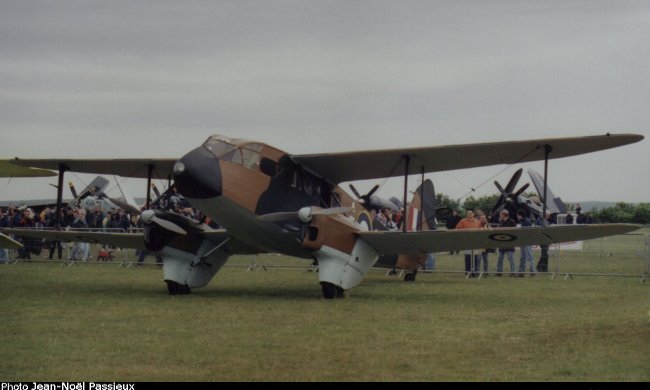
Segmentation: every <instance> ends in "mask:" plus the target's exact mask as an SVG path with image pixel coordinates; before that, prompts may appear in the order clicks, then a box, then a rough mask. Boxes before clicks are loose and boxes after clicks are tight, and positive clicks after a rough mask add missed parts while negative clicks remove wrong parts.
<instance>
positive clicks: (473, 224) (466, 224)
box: [456, 209, 481, 276]
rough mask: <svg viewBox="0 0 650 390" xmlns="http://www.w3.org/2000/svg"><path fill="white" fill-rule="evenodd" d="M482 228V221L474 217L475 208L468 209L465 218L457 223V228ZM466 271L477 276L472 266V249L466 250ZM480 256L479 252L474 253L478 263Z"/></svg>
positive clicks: (475, 260)
mask: <svg viewBox="0 0 650 390" xmlns="http://www.w3.org/2000/svg"><path fill="white" fill-rule="evenodd" d="M480 228H481V223H480V222H479V221H478V220H477V219H475V218H474V210H472V209H468V210H467V214H466V216H465V218H463V219H461V220H460V222H458V224H457V225H456V229H480ZM464 253H465V273H466V274H467V275H469V276H476V275H475V274H474V273H473V272H472V270H473V269H474V267H472V253H473V251H472V250H466V251H465V252H464ZM479 256H480V255H478V254H475V255H474V262H475V263H477V262H478V261H479Z"/></svg>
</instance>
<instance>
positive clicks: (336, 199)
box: [331, 191, 341, 207]
mask: <svg viewBox="0 0 650 390" xmlns="http://www.w3.org/2000/svg"><path fill="white" fill-rule="evenodd" d="M331 206H332V207H341V194H339V193H338V192H336V191H334V192H332V205H331Z"/></svg>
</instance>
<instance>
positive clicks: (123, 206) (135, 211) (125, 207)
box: [106, 196, 140, 215]
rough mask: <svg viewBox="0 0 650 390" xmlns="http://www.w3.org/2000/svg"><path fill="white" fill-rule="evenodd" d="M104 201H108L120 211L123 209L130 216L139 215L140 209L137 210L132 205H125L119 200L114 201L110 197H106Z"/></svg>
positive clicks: (125, 203)
mask: <svg viewBox="0 0 650 390" xmlns="http://www.w3.org/2000/svg"><path fill="white" fill-rule="evenodd" d="M106 199H108V200H110V201H111V202H112V203H113V204H115V205H116V206H117V207H119V208H121V209H124V210H125V211H128V212H129V213H131V214H136V215H137V214H140V209H138V208H137V207H135V206H133V205H131V204H129V203H127V202H124V201H123V200H121V199H115V198H111V197H108V196H106Z"/></svg>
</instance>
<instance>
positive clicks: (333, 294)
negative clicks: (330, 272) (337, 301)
mask: <svg viewBox="0 0 650 390" xmlns="http://www.w3.org/2000/svg"><path fill="white" fill-rule="evenodd" d="M320 285H321V287H322V288H323V298H325V299H334V298H343V297H345V290H343V289H342V288H341V287H339V286H337V285H334V284H332V283H328V282H320Z"/></svg>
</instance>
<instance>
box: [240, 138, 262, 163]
mask: <svg viewBox="0 0 650 390" xmlns="http://www.w3.org/2000/svg"><path fill="white" fill-rule="evenodd" d="M261 149H262V144H255V143H250V144H246V145H242V147H241V152H242V156H243V157H244V166H245V167H246V168H249V169H257V167H258V166H259V164H260V150H261Z"/></svg>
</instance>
